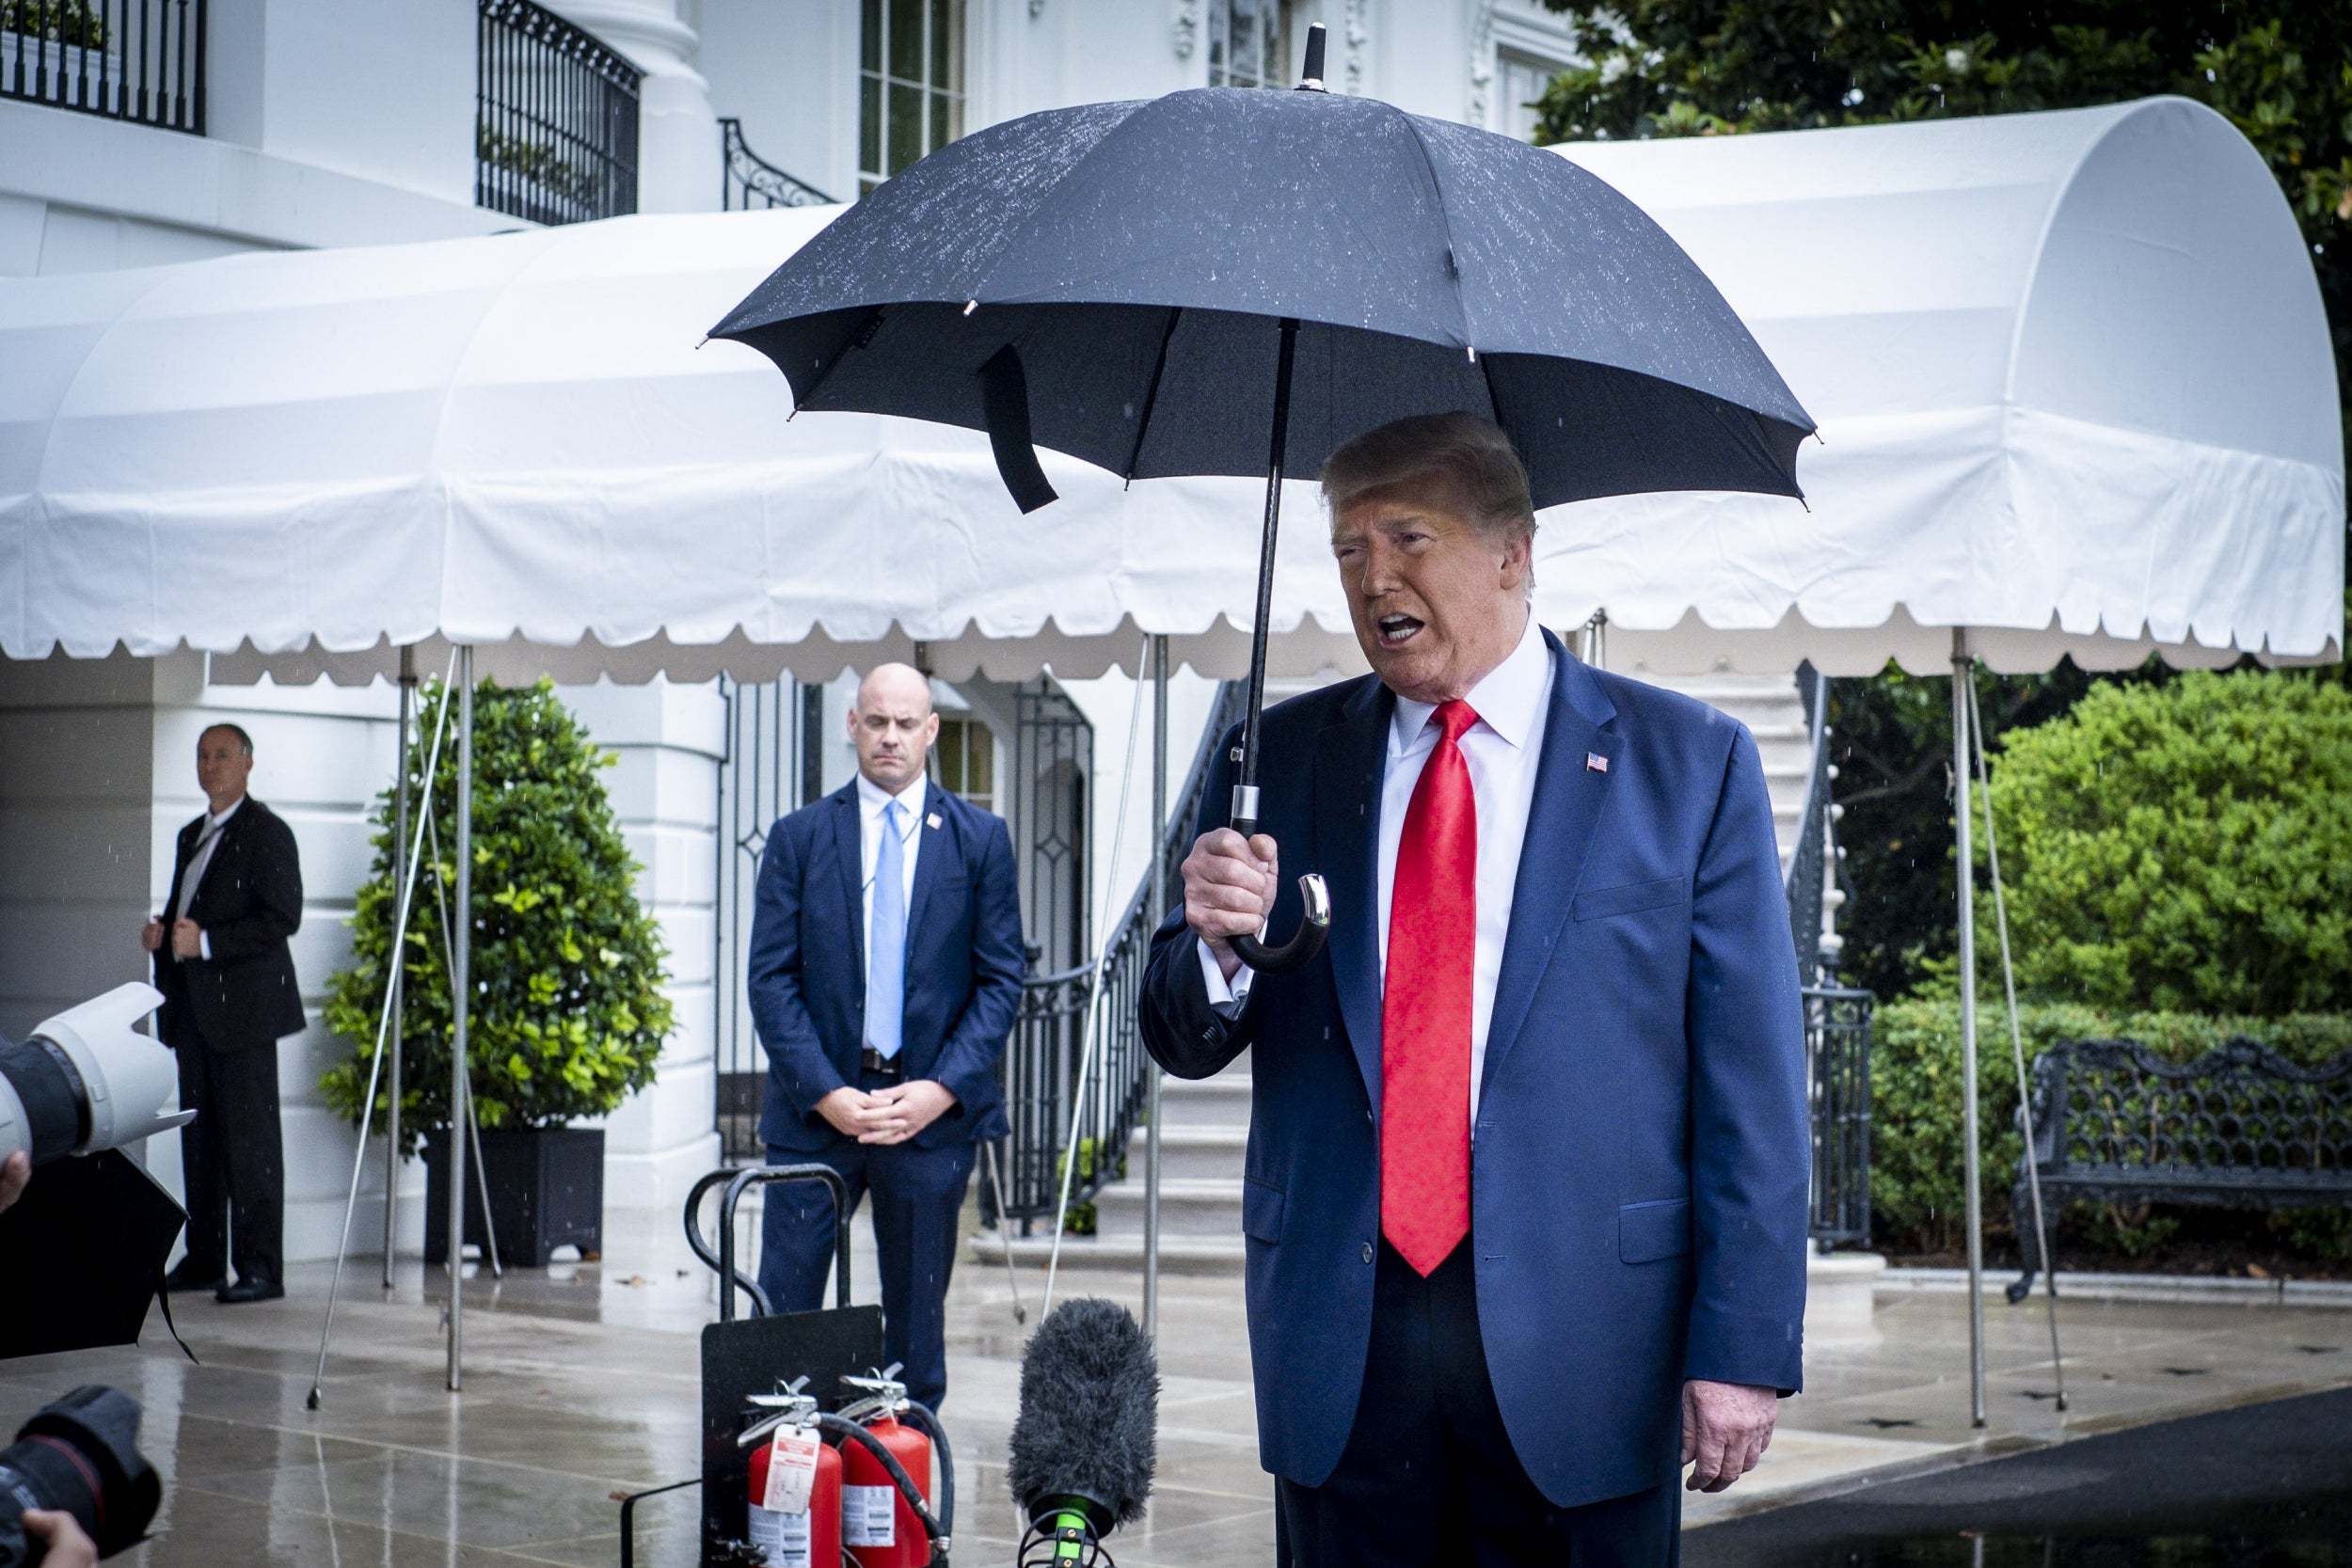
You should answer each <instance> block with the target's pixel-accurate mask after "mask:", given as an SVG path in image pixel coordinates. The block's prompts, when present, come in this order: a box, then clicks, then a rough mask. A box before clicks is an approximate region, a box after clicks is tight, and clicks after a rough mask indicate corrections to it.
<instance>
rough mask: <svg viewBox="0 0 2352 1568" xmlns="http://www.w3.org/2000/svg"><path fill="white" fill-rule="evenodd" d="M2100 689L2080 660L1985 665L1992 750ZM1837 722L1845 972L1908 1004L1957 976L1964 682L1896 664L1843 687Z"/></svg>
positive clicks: (1834, 698)
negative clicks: (1958, 759)
mask: <svg viewBox="0 0 2352 1568" xmlns="http://www.w3.org/2000/svg"><path fill="white" fill-rule="evenodd" d="M2171 674H2172V672H2171V671H2170V670H2169V669H2167V668H2166V667H2165V666H2164V665H2163V664H2162V663H2160V662H2157V661H2154V660H2151V661H2150V663H2149V665H2148V666H2147V667H2146V668H2145V669H2144V670H2143V671H2141V672H2140V673H2137V674H2134V675H2128V676H2121V677H2118V676H2107V677H2103V678H2105V679H2109V680H2113V679H2126V680H2148V681H2158V682H2161V681H2164V680H2169V679H2170V678H2171ZM2090 686H2091V677H2090V676H2089V675H2086V674H2085V673H2083V672H2081V671H2080V670H2077V669H2075V668H2074V665H2073V664H2072V663H2071V662H2061V663H2060V664H2059V665H2058V668H2057V669H2055V670H2053V671H2051V672H2050V673H2048V674H2046V675H1995V674H1994V673H1992V672H1990V671H1988V670H1984V669H1982V668H1979V670H1978V672H1977V702H1978V705H1979V707H1981V708H1982V710H1983V713H1984V721H1985V731H1986V740H1987V749H1988V750H1992V751H1994V752H1996V753H1997V750H1998V748H1999V746H2000V745H2001V742H2002V737H2003V736H2006V735H2008V734H2009V733H2010V731H2012V730H2014V729H2016V728H2018V727H2020V726H2023V725H2028V724H2037V723H2041V722H2042V721H2045V720H2048V719H2051V718H2054V717H2056V716H2057V715H2058V714H2061V713H2063V712H2065V711H2066V709H2067V708H2068V707H2069V706H2070V705H2073V704H2074V702H2075V701H2076V700H2077V699H2078V698H2080V697H2081V696H2082V694H2083V693H2084V692H2085V691H2088V690H2089V689H2090ZM1829 720H1830V761H1831V762H1832V763H1833V764H1835V765H1836V768H1837V781H1836V784H1835V785H1834V786H1833V791H1834V796H1835V799H1836V801H1837V804H1838V805H1839V806H1841V807H1842V808H1844V816H1843V817H1842V818H1841V819H1840V820H1839V822H1838V825H1837V837H1838V840H1839V842H1840V843H1841V844H1843V845H1845V846H1846V848H1847V854H1846V860H1845V865H1844V875H1845V881H1846V888H1847V893H1848V895H1849V898H1850V900H1851V901H1850V902H1849V903H1848V904H1847V906H1846V908H1845V909H1844V910H1843V911H1840V913H1839V915H1838V928H1839V931H1840V933H1841V934H1842V935H1843V936H1844V937H1845V939H1846V946H1845V951H1844V953H1843V954H1842V955H1841V956H1840V958H1839V960H1838V967H1839V971H1840V974H1841V975H1842V977H1843V978H1844V980H1845V981H1846V983H1848V984H1850V985H1856V986H1861V987H1864V988H1866V989H1867V990H1874V991H1876V992H1878V993H1879V994H1880V995H1881V996H1900V995H1903V994H1905V993H1906V992H1908V991H1910V990H1912V989H1913V988H1914V987H1915V986H1917V985H1918V984H1919V983H1920V982H1921V981H1922V980H1924V979H1926V978H1927V977H1928V976H1929V975H1930V974H1934V973H1937V972H1938V971H1939V970H1943V969H1948V967H1949V966H1950V964H1951V962H1952V958H1953V950H1954V947H1955V942H1954V938H1953V923H1952V905H1953V887H1952V883H1953V876H1952V800H1951V759H1952V683H1951V681H1950V679H1949V678H1947V677H1946V676H1943V675H1931V676H1924V677H1923V676H1915V675H1907V674H1905V673H1903V672H1902V670H1901V669H1900V668H1899V667H1898V666H1895V665H1892V664H1890V665H1888V666H1887V667H1886V670H1885V673H1883V674H1879V675H1875V676H1870V677H1867V678H1856V679H1840V680H1833V681H1832V682H1830V710H1829ZM2004 869H2006V865H2005V866H2004Z"/></svg>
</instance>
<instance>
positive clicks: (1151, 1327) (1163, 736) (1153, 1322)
mask: <svg viewBox="0 0 2352 1568" xmlns="http://www.w3.org/2000/svg"><path fill="white" fill-rule="evenodd" d="M1167 834H1168V639H1167V638H1166V637H1154V638H1152V849H1151V854H1152V925H1153V926H1154V927H1157V925H1158V924H1159V922H1161V921H1162V920H1165V919H1166V918H1168V855H1167V853H1166V850H1167V846H1168V840H1167ZM1144 1071H1145V1073H1146V1074H1148V1076H1147V1077H1146V1079H1145V1080H1144V1111H1143V1115H1144V1131H1143V1332H1144V1333H1146V1334H1157V1333H1158V1332H1159V1326H1160V1064H1159V1062H1158V1061H1157V1060H1149V1061H1147V1062H1146V1064H1145V1066H1144Z"/></svg>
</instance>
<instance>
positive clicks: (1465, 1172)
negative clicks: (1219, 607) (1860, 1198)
mask: <svg viewBox="0 0 2352 1568" xmlns="http://www.w3.org/2000/svg"><path fill="white" fill-rule="evenodd" d="M1323 485H1324V494H1325V498H1326V500H1327V502H1328V504H1329V506H1330V508H1331V515H1332V537H1331V543H1332V549H1333V552H1334V554H1335V555H1336V557H1337V560H1338V563H1339V569H1340V577H1341V580H1342V583H1343V586H1344V588H1345V590H1346V593H1347V597H1348V603H1349V607H1350V610H1351V612H1352V615H1353V618H1354V621H1355V626H1356V634H1357V638H1358V640H1359V642H1360V643H1361V644H1362V646H1363V649H1364V654H1365V657H1367V658H1368V659H1369V660H1370V661H1371V664H1372V668H1373V673H1372V675H1371V676H1369V677H1366V678H1363V679H1359V680H1356V681H1351V682H1346V683H1343V684H1341V685H1337V686H1332V687H1327V688H1326V689H1322V690H1320V691H1316V692H1312V693H1311V694H1309V695H1307V696H1304V697H1300V698H1296V699H1295V700H1293V701H1291V702H1288V703H1285V704H1283V705H1281V706H1279V707H1277V708H1275V709H1274V710H1273V711H1271V712H1270V713H1268V714H1267V715H1266V716H1265V721H1264V726H1263V751H1262V752H1261V756H1262V766H1263V772H1262V773H1261V779H1262V781H1263V788H1264V794H1263V808H1262V810H1261V812H1260V814H1259V817H1260V822H1261V824H1262V826H1263V832H1262V833H1260V834H1258V835H1256V836H1254V837H1252V838H1250V839H1248V841H1244V840H1243V839H1242V838H1241V836H1240V835H1239V834H1237V833H1235V832H1232V830H1230V829H1227V828H1224V827H1221V826H1218V824H1219V823H1221V822H1222V821H1223V820H1224V817H1225V813H1226V808H1227V800H1228V794H1229V790H1230V786H1231V784H1232V777H1231V771H1232V770H1231V767H1230V761H1229V763H1228V765H1227V767H1226V768H1224V769H1223V770H1222V771H1221V772H1220V773H1219V775H1218V776H1216V777H1215V778H1213V779H1212V780H1211V781H1210V787H1209V790H1208V793H1207V796H1206V799H1205V800H1204V802H1203V806H1202V814H1201V823H1200V838H1199V840H1198V841H1197V842H1196V843H1195V845H1194V847H1193V849H1192V852H1191V854H1190V856H1189V858H1187V859H1186V861H1185V862H1184V909H1183V910H1182V911H1179V912H1177V913H1175V914H1171V916H1170V917H1169V919H1168V924H1167V925H1166V926H1164V927H1162V928H1161V930H1160V931H1159V933H1158V935H1157V937H1156V939H1155V940H1154V942H1153V946H1152V962H1151V969H1150V974H1149V978H1148V980H1147V982H1146V986H1145V991H1144V997H1143V1001H1142V1005H1141V1006H1142V1021H1143V1027H1144V1034H1145V1038H1146V1040H1147V1041H1148V1042H1149V1044H1150V1047H1151V1050H1152V1054H1153V1055H1154V1056H1156V1057H1157V1058H1158V1059H1159V1060H1160V1062H1161V1063H1162V1064H1163V1065H1164V1066H1166V1067H1167V1068H1168V1070H1169V1071H1171V1072H1173V1073H1176V1074H1178V1075H1179V1076H1182V1077H1191V1078H1199V1077H1205V1076H1207V1075H1209V1074H1211V1073H1213V1072H1216V1070H1218V1069H1220V1068H1223V1067H1224V1066H1226V1065H1227V1064H1228V1063H1230V1062H1232V1060H1233V1059H1234V1058H1235V1057H1236V1056H1238V1055H1240V1054H1241V1053H1243V1052H1245V1051H1247V1052H1248V1053H1249V1059H1250V1069H1251V1073H1252V1083H1253V1085H1254V1088H1253V1095H1254V1099H1253V1102H1252V1108H1251V1117H1250V1129H1249V1152H1248V1167H1247V1180H1246V1182H1245V1185H1244V1191H1243V1203H1242V1207H1243V1221H1242V1227H1243V1229H1244V1231H1245V1232H1246V1233H1247V1236H1248V1241H1247V1243H1246V1246H1247V1269H1248V1302H1249V1336H1250V1352H1251V1357H1252V1363H1253V1367H1254V1370H1255V1373H1256V1378H1257V1386H1258V1431H1259V1442H1260V1449H1261V1452H1262V1455H1263V1461H1264V1463H1265V1465H1266V1467H1267V1468H1268V1469H1269V1470H1271V1471H1272V1472H1273V1473H1274V1474H1275V1476H1276V1478H1277V1495H1278V1499H1279V1508H1278V1511H1277V1547H1278V1557H1279V1560H1282V1561H1284V1562H1297V1563H1303V1564H1312V1565H1339V1564H1347V1565H1351V1568H1353V1565H1359V1564H1388V1563H1395V1564H1423V1563H1435V1562H1447V1563H1452V1562H1457V1561H1458V1562H1477V1563H1481V1564H1486V1563H1522V1562H1523V1563H1531V1564H1534V1563H1558V1562H1563V1561H1573V1562H1575V1563H1576V1564H1578V1565H1579V1568H1584V1565H1585V1564H1588V1563H1591V1564H1598V1563H1613V1564H1627V1565H1633V1564H1640V1565H1644V1568H1653V1565H1656V1564H1661V1563H1670V1562H1672V1561H1674V1560H1676V1554H1677V1547H1676V1531H1677V1524H1678V1521H1679V1514H1680V1489H1679V1488H1677V1485H1676V1484H1675V1482H1676V1478H1677V1470H1678V1468H1679V1466H1680V1465H1683V1464H1691V1465H1692V1466H1693V1469H1692V1475H1691V1478H1690V1481H1689V1485H1691V1486H1692V1487H1693V1488H1698V1489H1703V1490H1707V1491H1716V1490H1720V1489H1722V1488H1723V1487H1725V1486H1728V1485H1730V1484H1731V1483H1732V1482H1733V1481H1736V1480H1737V1479H1738V1478H1739V1477H1740V1475H1741V1474H1742V1473H1744V1472H1745V1471H1746V1470H1747V1469H1748V1468H1749V1467H1750V1466H1752V1465H1754V1464H1755V1463H1756V1458H1757V1456H1758V1455H1759V1454H1760V1453H1761V1452H1762V1451H1763V1449H1764V1446H1765V1444H1766V1443H1767V1442H1768V1441H1769V1440H1770V1438H1771V1434H1772V1421H1773V1412H1774V1401H1775V1398H1776V1396H1777V1395H1779V1394H1784V1393H1788V1392H1793V1391H1794V1390H1795V1389H1796V1388H1797V1386H1798V1383H1799V1378H1800V1371H1801V1362H1802V1349H1803V1347H1802V1342H1801V1338H1800V1336H1801V1327H1802V1321H1803V1318H1804V1255H1805V1220H1806V1183H1807V1180H1808V1135H1807V1126H1806V1113H1805V1095H1804V1037H1803V1021H1802V1015H1801V1011H1800V1002H1799V998H1798V994H1797V975H1796V965H1795V960H1794V955H1793V947H1792V944H1791V942H1790V940H1789V929H1788V912H1787V905H1786V903H1785V900H1784V895H1783V893H1782V889H1781V881H1780V876H1779V862H1778V856H1777V854H1776V851H1775V848H1774V844H1773V837H1772V806H1771V803H1770V801H1769V800H1768V799H1767V797H1766V794H1765V787H1764V775H1763V769H1762V767H1761V765H1760V763H1759V761H1758V759H1757V756H1756V744H1755V741H1754V739H1753V737H1752V736H1750V735H1749V734H1748V732H1747V730H1746V728H1745V727H1744V726H1742V725H1740V724H1739V723H1737V722H1735V721H1732V720H1730V719H1729V718H1726V717H1725V716H1724V715H1723V714H1721V713H1719V712H1717V711H1715V710H1714V709H1712V708H1708V707H1707V706H1705V705H1701V704H1698V703H1695V702H1692V701H1691V700H1689V699H1687V698H1684V697H1680V696H1677V695H1675V694H1673V693H1670V692H1667V691H1663V690H1661V689H1658V688H1656V687H1652V686H1647V685H1645V684H1643V683H1641V682H1639V681H1633V680H1628V679H1624V678H1622V677H1619V676H1614V675H1610V674H1607V673H1602V672H1600V671H1597V670H1594V669H1592V668H1590V667H1588V666H1586V665H1584V664H1582V663H1581V662H1579V661H1578V660H1577V659H1576V658H1574V657H1571V656H1570V655H1569V654H1568V652H1567V651H1566V649H1565V648H1564V647H1562V646H1561V644H1560V643H1559V641H1557V640H1556V639H1554V638H1553V637H1552V636H1551V635H1550V634H1549V632H1546V631H1544V630H1543V629H1542V628H1541V627H1539V626H1536V625H1534V617H1533V615H1532V614H1531V612H1530V610H1529V607H1528V595H1529V594H1530V592H1531V590H1532V586H1533V578H1532V570H1531V560H1532V555H1533V541H1534V527H1535V524H1534V513H1533V511H1532V509H1531V508H1530V505H1529V498H1528V490H1527V481H1526V475H1525V471H1524V469H1523V468H1522V467H1520V465H1519V461H1518V457H1517V455H1516V454H1515V453H1514V452H1513V451H1512V450H1511V447H1510V444H1509V442H1508V440H1507V439H1506V438H1505V437H1504V436H1503V435H1502V432H1501V431H1499V430H1497V429H1496V428H1495V427H1494V426H1493V425H1492V424H1489V423H1487V422H1486V421H1485V420H1478V419H1475V418H1473V417H1471V416H1469V415H1464V414H1449V415H1436V416H1427V417H1422V418H1416V419H1411V420H1400V421H1398V422H1397V423H1396V424H1393V425H1390V426H1385V427H1383V428H1382V429H1380V430H1377V431H1375V432H1372V433H1371V434H1370V435H1367V436H1360V437H1359V438H1358V439H1357V440H1355V441H1353V442H1350V443H1349V444H1348V445H1347V446H1345V447H1343V448H1342V449H1341V450H1340V451H1337V452H1335V453H1334V454H1333V455H1332V457H1331V459H1330V462H1329V463H1328V465H1327V467H1326V468H1325V470H1324V475H1323ZM1224 754H1226V755H1227V756H1228V757H1229V758H1230V756H1231V754H1232V752H1231V749H1230V748H1228V749H1227V751H1226V752H1225V753H1224ZM1278 847H1279V850H1280V851H1284V852H1287V854H1288V855H1289V857H1290V859H1291V861H1292V862H1293V863H1294V864H1295V869H1297V870H1315V871H1319V872H1321V873H1322V874H1323V875H1324V876H1325V878H1326V879H1327V880H1328V882H1329V885H1330V893H1331V903H1332V922H1331V930H1330V937H1329V942H1328V944H1327V947H1326V949H1325V951H1324V953H1323V955H1322V956H1320V957H1318V958H1315V959H1314V960H1313V961H1312V962H1311V963H1309V964H1307V965H1306V966H1305V967H1304V968H1301V969H1298V970H1296V971H1294V972H1292V973H1288V974H1252V973H1251V972H1250V971H1248V969H1246V968H1245V967H1244V966H1243V965H1242V963H1241V960H1240V959H1239V958H1238V957H1237V956H1236V955H1235V954H1234V952H1233V951H1232V946H1231V945H1230V944H1231V941H1232V938H1233V937H1235V936H1238V935H1245V934H1255V933H1256V932H1258V931H1259V930H1261V929H1262V928H1263V927H1266V926H1267V924H1268V923H1269V920H1270V921H1271V924H1272V926H1273V927H1274V928H1276V929H1277V930H1279V931H1287V930H1289V929H1290V928H1291V927H1293V926H1295V923H1296V921H1297V919H1298V899H1297V896H1296V895H1295V894H1293V893H1291V892H1289V891H1288V890H1287V889H1284V888H1283V887H1282V879H1281V877H1280V874H1279V863H1278V859H1277V856H1278Z"/></svg>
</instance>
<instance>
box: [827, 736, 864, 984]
mask: <svg viewBox="0 0 2352 1568" xmlns="http://www.w3.org/2000/svg"><path fill="white" fill-rule="evenodd" d="M834 800H835V801H836V802H838V803H837V804H836V805H835V806H834V813H833V847H834V853H835V854H836V855H838V856H840V857H841V885H842V887H843V888H845V889H847V890H848V895H849V900H850V911H849V913H850V918H849V927H850V965H851V967H853V968H854V969H855V970H856V972H857V974H859V975H860V976H861V984H860V985H859V987H858V999H859V1001H860V1002H861V1003H863V1002H864V1000H865V997H866V989H865V986H864V984H863V983H862V977H863V976H864V975H865V974H866V858H865V855H864V853H863V847H862V846H861V845H860V844H859V842H858V830H859V826H860V824H859V822H858V815H859V814H858V805H857V784H856V782H855V781H854V780H852V781H851V782H850V786H849V787H848V788H847V789H843V790H839V791H837V792H835V794H834Z"/></svg>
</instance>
